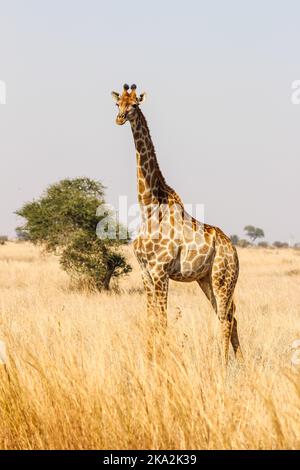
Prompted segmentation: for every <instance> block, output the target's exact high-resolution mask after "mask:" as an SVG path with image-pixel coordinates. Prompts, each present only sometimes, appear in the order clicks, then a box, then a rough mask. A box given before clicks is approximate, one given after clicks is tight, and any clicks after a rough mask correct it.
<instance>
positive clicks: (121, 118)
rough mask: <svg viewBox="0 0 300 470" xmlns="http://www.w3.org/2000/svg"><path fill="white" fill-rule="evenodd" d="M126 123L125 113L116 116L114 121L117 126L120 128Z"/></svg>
mask: <svg viewBox="0 0 300 470" xmlns="http://www.w3.org/2000/svg"><path fill="white" fill-rule="evenodd" d="M126 121H127V114H126V113H120V114H118V116H117V119H116V123H117V124H118V125H119V126H122V125H123V124H125V122H126Z"/></svg>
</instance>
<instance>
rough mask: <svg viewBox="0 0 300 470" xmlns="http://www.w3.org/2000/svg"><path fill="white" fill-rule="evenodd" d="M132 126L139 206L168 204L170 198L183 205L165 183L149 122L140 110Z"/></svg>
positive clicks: (132, 121) (131, 122)
mask: <svg viewBox="0 0 300 470" xmlns="http://www.w3.org/2000/svg"><path fill="white" fill-rule="evenodd" d="M130 124H131V129H132V133H133V138H134V143H135V148H136V159H137V184H138V201H139V204H140V205H141V206H147V205H149V204H166V203H168V201H169V200H170V198H172V199H173V200H175V201H176V202H180V203H181V200H180V198H179V196H178V195H177V194H176V193H175V191H174V190H173V189H171V188H170V187H169V186H168V185H167V183H166V182H165V179H164V177H163V175H162V172H161V170H160V168H159V164H158V161H157V157H156V153H155V148H154V145H153V142H152V138H151V135H150V131H149V128H148V124H147V121H146V119H145V117H144V115H143V113H142V111H141V110H140V109H139V108H138V109H137V112H136V113H135V116H134V118H133V119H132V120H131V121H130Z"/></svg>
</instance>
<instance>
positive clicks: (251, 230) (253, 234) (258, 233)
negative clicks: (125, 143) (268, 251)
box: [244, 225, 265, 243]
mask: <svg viewBox="0 0 300 470" xmlns="http://www.w3.org/2000/svg"><path fill="white" fill-rule="evenodd" d="M244 231H245V232H246V235H247V237H249V238H250V240H251V241H252V242H253V243H254V242H255V240H256V239H257V238H264V236H265V234H264V231H263V230H262V229H261V228H259V227H254V226H253V225H246V227H245V228H244Z"/></svg>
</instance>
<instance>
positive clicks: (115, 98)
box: [111, 91, 120, 101]
mask: <svg viewBox="0 0 300 470" xmlns="http://www.w3.org/2000/svg"><path fill="white" fill-rule="evenodd" d="M111 96H112V98H113V100H114V101H118V99H119V98H120V95H119V93H117V92H116V91H112V92H111Z"/></svg>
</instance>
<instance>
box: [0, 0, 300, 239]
mask: <svg viewBox="0 0 300 470" xmlns="http://www.w3.org/2000/svg"><path fill="white" fill-rule="evenodd" d="M299 24H300V2H299V1H297V0H294V1H289V0H286V1H276V0H272V1H271V0H264V1H262V0H259V1H258V0H252V1H251V2H250V1H241V0H227V1H226V2H225V1H224V0H219V1H217V0H210V1H208V0H206V1H199V0H195V1H192V0H186V1H185V2H182V1H176V0H175V1H174V0H173V1H168V0H164V1H161V0H160V1H158V0H151V2H150V1H148V2H145V1H141V0H140V1H126V2H123V1H109V2H108V1H105V2H104V1H100V0H81V1H76V0H75V1H74V0H51V1H50V0H43V1H39V0H26V1H21V0H19V1H17V0H9V1H8V0H7V1H4V0H0V80H4V81H5V83H6V89H7V97H6V104H5V105H3V104H0V155H1V165H2V171H1V176H0V178H1V179H0V210H1V220H0V234H9V235H11V236H12V235H14V228H15V227H16V225H17V224H18V221H17V218H16V217H15V216H14V214H13V212H14V211H15V210H16V209H18V208H19V207H20V206H21V205H22V204H23V203H24V202H26V201H30V200H32V199H33V198H37V197H39V195H40V194H41V192H42V191H43V190H44V189H45V188H46V187H47V185H49V184H51V183H54V182H56V181H58V180H60V179H61V178H64V177H76V176H88V177H91V178H93V179H98V180H100V181H101V182H102V183H103V184H104V185H105V186H107V188H108V189H107V200H108V201H109V202H113V203H115V202H116V201H117V198H118V196H119V195H127V196H128V198H129V204H130V203H135V202H136V200H137V196H136V172H135V152H134V145H133V139H132V135H131V131H130V127H129V124H128V123H127V124H126V125H125V126H123V127H117V126H116V125H115V123H114V120H115V115H116V112H117V109H116V107H115V105H114V103H113V101H112V99H111V96H110V92H111V90H114V89H115V90H116V91H120V90H121V87H122V84H123V83H124V82H128V83H129V84H131V83H136V84H137V86H138V91H146V92H147V95H148V97H147V101H146V103H145V104H144V106H143V112H144V114H145V116H146V118H147V120H148V124H149V127H150V130H151V133H152V137H153V141H154V144H155V147H156V150H157V155H158V159H159V163H160V166H161V169H162V171H163V174H164V176H165V178H166V180H167V182H168V184H169V185H171V186H172V187H173V188H174V189H175V190H176V191H177V192H178V193H179V194H180V196H181V198H182V199H183V200H184V201H185V202H186V203H187V204H191V203H194V204H195V203H201V204H204V207H205V222H207V223H210V224H214V225H218V226H220V227H221V228H222V229H223V230H224V231H225V232H226V233H228V234H233V233H237V234H239V235H242V233H243V227H244V226H245V225H247V224H253V225H255V226H259V227H261V228H263V229H264V231H265V233H266V239H267V240H269V241H274V240H282V241H289V240H290V241H291V242H293V243H294V242H296V241H299V242H300V218H299V193H300V189H299V175H300V129H299V125H300V105H293V104H292V103H291V94H292V90H291V86H292V82H293V81H294V80H299V79H300V60H299V57H300V27H299Z"/></svg>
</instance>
